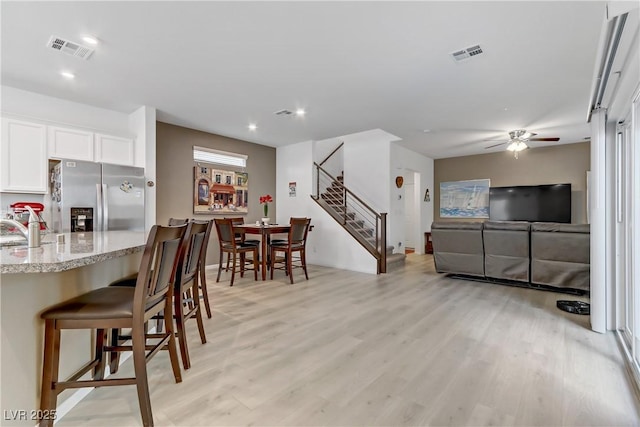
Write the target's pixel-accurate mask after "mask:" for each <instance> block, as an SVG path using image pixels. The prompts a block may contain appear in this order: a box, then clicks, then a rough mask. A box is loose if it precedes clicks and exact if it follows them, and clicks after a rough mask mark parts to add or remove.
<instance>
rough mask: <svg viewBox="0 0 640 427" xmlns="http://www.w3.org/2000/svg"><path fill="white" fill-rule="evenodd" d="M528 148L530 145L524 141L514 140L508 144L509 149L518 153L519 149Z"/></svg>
mask: <svg viewBox="0 0 640 427" xmlns="http://www.w3.org/2000/svg"><path fill="white" fill-rule="evenodd" d="M527 148H529V147H528V146H527V144H525V143H524V142H522V141H514V142H512V143H511V144H509V145H508V146H507V151H514V152H516V153H517V152H518V151H522V150H526V149H527Z"/></svg>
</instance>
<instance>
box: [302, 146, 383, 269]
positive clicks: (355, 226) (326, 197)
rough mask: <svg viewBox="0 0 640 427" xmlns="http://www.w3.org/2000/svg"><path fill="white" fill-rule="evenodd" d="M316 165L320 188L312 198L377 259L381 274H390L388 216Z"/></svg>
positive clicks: (317, 186) (318, 186)
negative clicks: (388, 269) (387, 272)
mask: <svg viewBox="0 0 640 427" xmlns="http://www.w3.org/2000/svg"><path fill="white" fill-rule="evenodd" d="M338 148H340V147H338ZM336 150H337V149H336ZM336 150H334V152H333V153H335V151H336ZM333 153H332V154H333ZM325 161H326V159H325ZM313 165H314V169H315V177H314V178H315V183H316V185H315V189H314V190H315V194H312V195H311V197H312V198H313V199H314V200H315V201H316V202H317V203H318V204H319V205H320V206H322V207H323V208H324V209H325V210H326V211H327V212H328V213H329V214H330V215H331V216H332V217H333V218H334V219H335V220H336V221H337V222H338V223H340V225H342V227H344V229H345V230H347V231H348V232H349V234H351V236H353V237H354V238H355V239H356V241H358V242H359V243H360V244H361V245H362V246H363V247H364V248H365V249H366V250H367V251H368V252H369V253H370V254H371V255H373V256H374V257H375V258H376V260H377V264H378V273H386V271H387V250H386V248H387V214H386V213H378V212H376V211H375V210H374V209H373V208H371V207H370V206H369V205H368V204H367V203H366V202H364V201H363V200H362V199H361V198H360V197H358V196H357V195H356V194H354V193H353V192H352V191H351V190H349V189H348V188H347V187H345V186H344V184H343V182H342V177H341V176H339V177H334V176H332V175H331V174H330V173H329V172H327V171H326V170H325V169H324V168H322V166H320V165H319V164H318V163H314V164H313Z"/></svg>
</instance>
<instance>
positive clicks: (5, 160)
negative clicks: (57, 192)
mask: <svg viewBox="0 0 640 427" xmlns="http://www.w3.org/2000/svg"><path fill="white" fill-rule="evenodd" d="M47 164H48V162H47V132H46V126H45V125H43V124H38V123H31V122H26V121H22V120H16V119H10V118H6V117H3V118H2V148H1V149H0V166H1V168H2V172H1V173H0V191H5V192H13V193H40V194H44V193H46V192H47V184H48V179H47V177H48V176H49V174H48V170H47Z"/></svg>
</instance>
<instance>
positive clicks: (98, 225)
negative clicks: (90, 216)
mask: <svg viewBox="0 0 640 427" xmlns="http://www.w3.org/2000/svg"><path fill="white" fill-rule="evenodd" d="M96 195H97V200H96V206H97V207H98V209H97V212H96V221H95V223H94V224H93V229H94V231H102V209H103V206H104V204H103V203H102V184H96Z"/></svg>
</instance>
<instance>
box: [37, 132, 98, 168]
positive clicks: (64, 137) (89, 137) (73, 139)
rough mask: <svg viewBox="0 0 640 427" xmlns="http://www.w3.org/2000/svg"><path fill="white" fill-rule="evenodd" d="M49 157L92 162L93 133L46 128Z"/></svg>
mask: <svg viewBox="0 0 640 427" xmlns="http://www.w3.org/2000/svg"><path fill="white" fill-rule="evenodd" d="M48 146H49V157H50V158H54V159H73V160H88V161H93V157H94V156H93V132H88V131H85V130H81V129H72V128H62V127H57V126H48Z"/></svg>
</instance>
